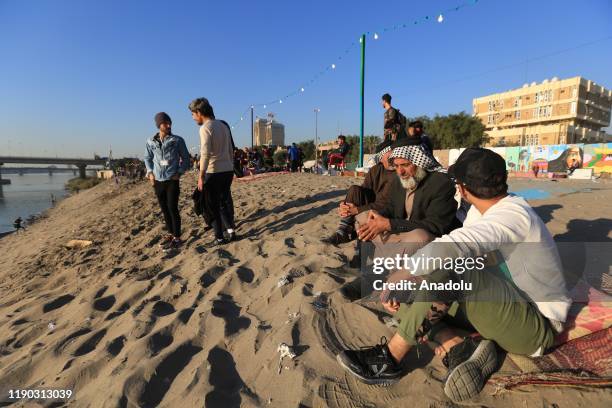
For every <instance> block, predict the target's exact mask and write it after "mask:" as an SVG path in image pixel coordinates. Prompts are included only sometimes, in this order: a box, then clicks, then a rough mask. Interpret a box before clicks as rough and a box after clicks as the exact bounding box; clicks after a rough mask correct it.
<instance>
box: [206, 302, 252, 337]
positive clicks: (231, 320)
mask: <svg viewBox="0 0 612 408" xmlns="http://www.w3.org/2000/svg"><path fill="white" fill-rule="evenodd" d="M211 312H212V314H213V316H216V317H220V318H222V319H223V320H225V336H231V335H233V334H236V333H238V332H239V331H240V330H243V329H246V328H248V327H249V326H250V325H251V319H249V318H248V317H244V316H240V307H238V306H237V305H236V303H235V302H234V300H233V298H232V297H231V296H230V295H226V294H224V293H221V294H220V295H219V299H215V300H213V306H212V310H211Z"/></svg>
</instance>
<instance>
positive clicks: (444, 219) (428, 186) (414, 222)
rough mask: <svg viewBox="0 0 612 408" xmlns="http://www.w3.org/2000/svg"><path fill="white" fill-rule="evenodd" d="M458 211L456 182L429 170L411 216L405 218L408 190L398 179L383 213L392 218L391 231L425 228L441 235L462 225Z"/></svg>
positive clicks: (420, 186) (421, 184) (419, 188)
mask: <svg viewBox="0 0 612 408" xmlns="http://www.w3.org/2000/svg"><path fill="white" fill-rule="evenodd" d="M456 213H457V201H456V200H455V185H454V184H453V182H452V181H451V180H450V178H449V177H448V175H446V174H444V173H440V172H431V173H429V172H428V173H427V177H425V178H424V179H423V180H422V181H421V182H420V183H419V185H418V187H417V189H416V191H415V193H414V202H413V205H412V213H411V214H410V219H408V220H407V219H406V189H404V188H403V187H402V185H401V183H400V181H399V178H398V179H397V182H396V183H395V186H394V188H393V190H392V191H391V196H390V200H389V206H388V207H387V210H386V214H383V215H385V216H386V217H388V218H390V222H391V232H392V233H399V232H408V231H412V230H414V229H417V228H422V229H425V230H427V231H429V232H430V233H432V234H433V235H435V236H436V237H440V236H442V235H444V234H448V233H449V232H451V231H452V230H454V229H456V228H459V227H460V226H461V222H460V221H459V220H458V219H457V217H456V216H455V214H456Z"/></svg>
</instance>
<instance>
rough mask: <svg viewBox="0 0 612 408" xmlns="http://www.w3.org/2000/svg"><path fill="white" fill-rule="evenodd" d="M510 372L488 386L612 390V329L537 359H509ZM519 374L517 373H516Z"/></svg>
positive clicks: (509, 357) (505, 370)
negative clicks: (576, 387) (565, 386)
mask: <svg viewBox="0 0 612 408" xmlns="http://www.w3.org/2000/svg"><path fill="white" fill-rule="evenodd" d="M506 361H507V364H508V366H504V368H506V367H508V368H509V369H510V371H513V373H512V374H510V375H508V373H507V371H508V370H507V369H504V372H500V373H499V375H496V376H494V377H492V378H491V379H490V380H489V382H490V383H492V384H494V385H496V386H498V387H500V388H504V389H511V388H515V387H518V386H521V385H534V384H538V385H554V386H562V385H567V386H589V387H610V386H612V328H607V329H604V330H600V331H598V332H595V333H592V334H589V335H587V336H583V337H580V338H578V339H575V340H571V341H569V342H567V343H565V344H562V345H561V346H559V347H557V348H556V349H555V350H554V351H552V352H551V353H549V354H546V355H544V356H542V357H538V358H530V357H526V356H519V355H515V354H508V355H507V360H506ZM517 372H518V373H517Z"/></svg>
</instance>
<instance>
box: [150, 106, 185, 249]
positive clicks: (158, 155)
mask: <svg viewBox="0 0 612 408" xmlns="http://www.w3.org/2000/svg"><path fill="white" fill-rule="evenodd" d="M155 125H156V126H157V128H158V129H159V132H157V133H156V134H155V135H153V137H151V138H150V139H149V140H147V144H146V148H145V154H144V162H145V167H146V168H147V177H148V179H149V181H150V182H151V185H152V186H153V188H154V189H155V195H156V196H157V200H158V201H159V206H160V208H161V210H162V214H163V216H164V221H165V228H166V231H167V232H168V234H167V235H166V236H165V237H164V238H163V239H162V240H161V241H160V246H161V247H162V248H164V249H169V248H178V247H179V246H180V245H181V243H182V242H181V214H180V212H179V207H178V200H179V196H180V193H181V192H180V187H179V179H180V177H181V176H182V175H183V174H184V173H185V172H186V171H187V170H189V165H190V159H191V157H190V155H189V150H187V145H186V144H185V140H184V139H183V138H182V137H180V136H177V135H174V134H172V120H171V119H170V116H168V114H167V113H165V112H159V113H158V114H157V115H155Z"/></svg>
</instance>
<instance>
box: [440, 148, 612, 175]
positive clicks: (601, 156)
mask: <svg viewBox="0 0 612 408" xmlns="http://www.w3.org/2000/svg"><path fill="white" fill-rule="evenodd" d="M490 149H491V150H493V151H494V152H496V153H497V154H499V155H500V156H502V157H503V158H504V160H505V161H506V169H507V170H508V171H509V172H519V173H530V172H533V170H534V168H535V167H536V166H537V167H538V171H539V172H540V173H551V172H552V173H566V172H568V171H571V169H576V168H592V169H593V172H594V173H595V174H599V173H602V172H607V173H612V143H596V144H588V145H587V144H564V145H546V146H513V147H491V148H490ZM463 150H465V149H450V150H449V154H448V158H449V160H448V164H449V165H451V164H453V163H454V162H455V161H456V160H457V157H459V155H460V154H461V152H462V151H463Z"/></svg>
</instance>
